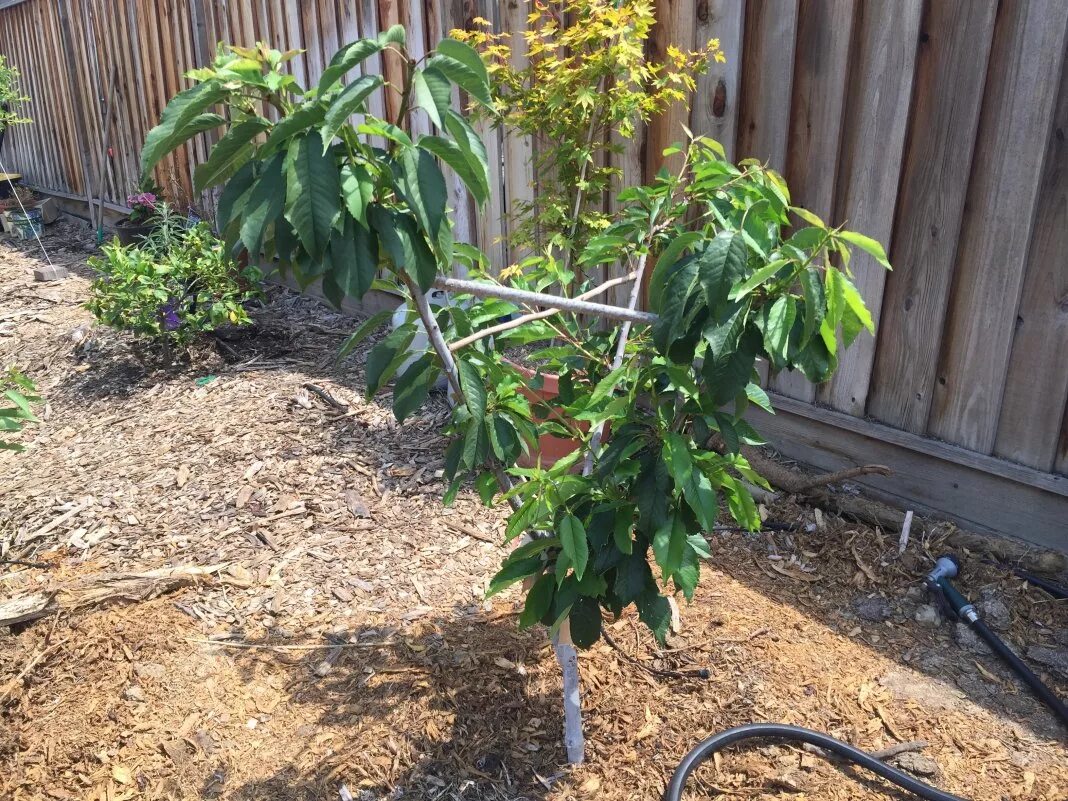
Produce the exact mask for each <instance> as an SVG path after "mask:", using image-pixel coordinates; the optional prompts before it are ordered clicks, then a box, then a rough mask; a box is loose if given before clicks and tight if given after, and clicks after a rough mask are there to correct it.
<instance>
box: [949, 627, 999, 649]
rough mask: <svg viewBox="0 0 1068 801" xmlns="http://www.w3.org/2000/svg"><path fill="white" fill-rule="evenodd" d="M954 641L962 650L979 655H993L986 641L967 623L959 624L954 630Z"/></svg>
mask: <svg viewBox="0 0 1068 801" xmlns="http://www.w3.org/2000/svg"><path fill="white" fill-rule="evenodd" d="M953 639H954V640H955V641H956V643H957V645H959V646H960V647H961V648H965V649H967V650H969V651H974V652H975V653H977V654H991V653H993V651H992V650H991V649H990V646H989V645H987V644H986V641H985V640H984V639H983V638H982V637H980V636H979V635H978V634H976V633H975V632H974V631H972V627H971V626H969V625H968V624H967V623H957V625H956V626H955V627H954V629H953Z"/></svg>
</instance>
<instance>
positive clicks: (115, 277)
mask: <svg viewBox="0 0 1068 801" xmlns="http://www.w3.org/2000/svg"><path fill="white" fill-rule="evenodd" d="M89 265H90V266H91V267H92V268H93V269H94V270H96V271H97V272H98V273H99V277H98V278H97V279H96V280H95V281H93V284H92V286H91V288H90V298H89V302H88V303H87V304H86V307H87V308H88V309H89V311H90V312H92V313H93V316H94V317H96V319H97V320H99V321H100V322H102V323H104V324H105V325H109V326H111V327H112V328H118V329H120V330H124V331H132V332H133V333H134V334H137V335H138V336H141V337H146V338H148V339H151V340H153V341H157V342H160V343H161V344H163V345H165V346H168V347H170V346H175V345H186V344H189V343H190V342H191V341H192V340H194V339H196V338H197V337H198V336H200V335H201V334H204V333H207V332H210V331H214V330H215V329H216V328H219V327H220V326H223V325H247V324H248V323H249V322H250V320H249V316H248V312H247V311H246V310H245V307H244V305H243V304H244V303H245V302H246V301H248V300H251V299H253V298H255V297H258V296H259V295H260V290H259V281H260V279H261V275H260V272H259V270H257V269H256V268H255V267H245V268H243V269H242V268H240V267H238V265H237V264H236V263H235V262H234V261H233V260H232V259H231V258H230V257H229V256H228V255H227V254H226V253H225V252H224V250H223V245H222V242H220V241H219V239H218V238H217V237H216V236H215V235H214V234H213V233H212V232H211V229H210V228H209V227H208V225H207V224H206V223H199V224H197V225H195V226H193V227H191V228H187V227H186V226H185V224H184V221H183V222H181V223H179V222H178V221H176V218H175V215H173V214H171V213H170V212H169V211H168V210H167V209H164V211H163V214H162V216H161V223H160V227H159V229H158V230H156V231H155V232H153V234H151V235H150V236H149V237H147V238H146V239H145V240H144V241H143V242H141V243H140V244H138V245H136V246H133V247H124V246H122V245H120V244H119V243H118V241H117V240H116V241H114V242H112V243H111V244H109V245H105V246H104V255H103V257H100V258H93V259H90V260H89Z"/></svg>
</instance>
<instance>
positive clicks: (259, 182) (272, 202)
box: [241, 153, 286, 262]
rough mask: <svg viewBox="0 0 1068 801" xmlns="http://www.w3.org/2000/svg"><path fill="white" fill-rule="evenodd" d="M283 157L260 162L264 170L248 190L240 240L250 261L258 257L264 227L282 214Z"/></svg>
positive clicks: (283, 194) (283, 195)
mask: <svg viewBox="0 0 1068 801" xmlns="http://www.w3.org/2000/svg"><path fill="white" fill-rule="evenodd" d="M284 160H285V159H284V157H283V155H282V154H281V153H276V154H275V155H273V156H272V157H271V158H270V159H269V160H268V161H267V163H266V164H264V165H263V170H262V171H261V173H260V175H259V177H258V178H257V179H256V182H255V183H254V184H253V185H252V188H251V189H250V190H249V193H248V199H247V201H246V202H245V207H244V210H243V211H242V220H241V241H242V242H243V243H244V245H245V247H246V248H247V249H248V253H249V257H250V258H251V259H252V260H253V262H256V261H258V260H259V257H260V252H261V250H262V246H263V236H264V233H265V231H266V230H267V226H269V225H271V224H272V223H273V222H274V221H275V219H276V218H277V217H278V215H280V214H281V213H282V207H283V206H284V204H285V199H286V181H285V176H284V174H283V172H282V168H283V166H284V164H283V162H284Z"/></svg>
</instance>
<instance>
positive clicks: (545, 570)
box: [368, 139, 889, 647]
mask: <svg viewBox="0 0 1068 801" xmlns="http://www.w3.org/2000/svg"><path fill="white" fill-rule="evenodd" d="M620 203H621V205H622V210H621V211H620V213H619V214H618V215H617V216H616V218H615V219H614V221H613V222H612V223H611V225H610V226H609V227H607V228H606V229H605V230H604V231H603V232H602V233H601V234H599V235H597V236H595V237H593V238H592V239H591V240H590V242H589V243H588V244H587V246H586V247H585V248H584V250H583V251H582V253H581V254H580V257H579V266H580V267H584V268H586V269H591V270H592V268H596V267H599V266H602V265H606V264H617V263H622V264H624V265H627V266H628V268H629V269H630V270H635V271H636V270H637V268H638V267H639V266H640V265H642V264H644V263H645V262H646V261H647V260H649V259H655V260H656V261H655V269H654V270H653V274H652V278H651V286H650V292H651V296H652V297H651V307H652V310H653V311H655V312H657V313H658V315H659V320H658V322H656V323H655V324H654V325H651V326H641V327H637V328H635V329H634V330H633V332H632V334H631V337H630V339H629V341H628V342H627V344H626V346H625V349H624V350H623V351H622V357H621V358H620V359H619V360H618V366H616V365H617V359H616V353H617V348H618V343H619V338H618V329H616V328H613V329H612V330H608V331H604V330H601V331H598V330H591V327H590V324H589V321H588V320H583V319H581V318H580V317H578V316H576V315H568V314H562V315H558V316H556V317H554V318H551V319H544V320H532V321H530V322H528V323H526V324H524V325H521V326H519V327H517V328H514V329H512V330H509V331H504V332H501V333H498V334H496V335H495V336H494V338H493V339H490V338H483V339H480V340H478V341H477V342H474V343H472V344H471V345H469V346H467V347H465V348H461V350H460V353H458V354H457V355H458V357H459V359H460V365H459V366H460V373H461V378H462V382H463V389H464V393H465V395H466V397H467V405H466V407H462V408H460V409H458V410H457V412H456V414H455V415H454V418H453V423H452V429H451V430H452V434H453V438H454V439H453V443H452V444H451V446H450V447H449V450H448V453H447V455H446V459H445V474H446V477H447V478H448V479H449V480H450V481H452V482H453V484H452V490H451V491H450V492H455V489H456V488H457V487H458V486H459V482H460V481H461V479H463V478H464V477H465V476H471V477H473V478H474V479H475V483H476V486H477V487H478V489H479V491H480V492H481V494H482V496H483V500H484V501H485V502H487V503H493V502H494V501H495V499H497V498H499V497H501V496H500V495H499V494H498V485H497V481H496V477H495V475H494V472H495V470H496V469H497V468H499V467H504V468H506V469H507V470H508V472H509V473H510V474H511V476H513V477H514V480H515V485H514V488H513V489H511V490H509V491H508V492H506V493H504V497H506V498H509V499H511V500H512V501H515V502H518V504H517V505H518V508H517V509H516V510H515V511H513V513H512V514H511V516H510V518H509V521H508V526H507V538H508V540H514V539H516V538H519V537H521V536H524V535H526V536H527V541H525V542H524V543H523V544H521V545H519V547H517V548H516V549H515V550H514V551H513V552H512V553H511V555H510V556H509V557H508V558H507V559H506V560H505V563H504V566H503V568H502V570H501V571H500V572H499V573H498V574H497V576H496V577H495V578H494V579H493V581H492V583H491V585H490V593H491V594H492V593H495V592H499V591H500V590H502V589H504V588H506V587H508V586H510V585H512V584H514V583H517V582H519V581H528V582H530V583H531V589H530V590H529V592H528V594H527V600H526V605H525V608H524V611H523V614H522V616H521V618H520V622H521V624H522V625H533V624H534V623H537V622H541V623H544V624H546V625H549V626H551V627H554V628H555V627H558V626H560V625H561V624H562V623H563V622H564V621H568V622H569V625H570V632H571V636H572V638H573V640H574V642H575V644H576V645H579V646H582V647H588V646H589V645H591V644H592V643H593V642H595V641H596V640H597V639H598V637H599V635H600V631H601V619H602V616H601V612H602V610H604V611H606V612H608V613H610V614H612V615H619V614H621V613H622V611H623V609H624V608H626V607H628V606H630V605H634V606H635V607H636V608H637V610H638V614H639V616H640V618H641V620H643V621H644V622H645V623H646V624H648V626H649V627H650V628H651V629H652V631H653V633H654V634H655V635H656V637H657V638H658V639H660V640H661V641H662V640H663V638H664V637H665V635H666V633H667V628H668V624H669V621H670V608H669V605H668V601H667V598H666V597H665V596H666V594H670V593H678V592H681V593H682V594H683V595H684V596H685V597H686V598H688V599H689V598H692V597H693V594H694V591H695V589H696V587H697V584H698V581H699V578H700V565H701V561H702V559H705V558H707V557H708V556H709V555H710V554H709V550H708V545H707V542H706V540H705V533H706V532H710V531H711V530H712V528H713V526H714V525H715V524H716V521H717V518H718V516H719V515H720V514H721V512H726V513H727V514H729V515H730V516H731V517H732V518H733V519H734V520H736V521H738V523H740V524H741V525H742V526H744V527H745V528H747V529H750V530H757V529H759V527H760V525H761V521H760V516H759V514H758V512H757V505H756V503H754V501H753V497H752V495H751V493H750V491H749V489H748V487H747V484H749V485H753V484H755V485H759V486H767V485H766V482H765V481H764V479H763V478H761V477H760V476H759V475H758V474H757V473H756V472H755V471H754V470H753V469H752V468H751V466H750V465H749V463H748V462H747V460H746V459H745V457H744V456H743V455H742V452H741V448H742V446H743V445H746V444H750V445H753V444H760V443H762V442H763V440H762V438H761V437H760V434H759V433H758V432H757V431H755V430H754V429H753V427H752V426H751V425H750V424H749V422H748V420H747V418H746V411H747V409H748V408H749V407H750V406H756V407H760V408H762V409H764V410H766V411H768V412H772V413H773V410H772V407H771V403H770V401H769V399H768V396H767V394H766V393H765V392H764V390H763V389H761V387H760V383H759V377H758V372H757V363H758V360H764V361H765V362H767V364H768V365H770V367H771V369H773V370H783V369H790V370H798V371H800V372H801V373H802V374H803V375H804V376H805V377H806V378H808V379H809V380H811V381H813V382H822V381H826V380H827V379H828V378H829V377H830V376H831V374H832V373H833V372H834V370H835V368H836V366H837V362H838V353H839V352H840V350H841V348H842V347H843V346H848V345H850V344H851V343H852V342H853V340H854V339H855V338H856V337H857V336H858V334H859V333H860V332H861V331H862V330H864V329H867V330H869V331H871V330H873V325H872V319H871V315H870V314H869V313H868V311H867V309H866V308H865V306H864V302H863V300H862V299H861V296H860V294H859V292H858V291H857V288H856V287H855V285H854V284H853V282H852V280H851V277H850V275H851V274H850V272H849V268H848V265H849V257H850V251H851V248H853V247H858V248H860V249H862V250H864V251H866V252H868V253H870V254H871V255H872V256H873V257H875V258H876V260H878V261H879V262H881V263H883V264H884V265H885V266H889V265H888V264H887V263H886V256H885V253H884V252H883V248H882V247H881V246H880V245H879V244H878V243H876V242H875V241H874V240H871V239H869V238H867V237H865V236H862V235H860V234H857V233H854V232H850V231H844V230H841V229H838V228H833V227H830V226H828V225H826V224H825V223H824V222H823V221H822V220H820V219H819V218H818V217H816V216H815V215H813V214H811V213H810V212H808V211H806V210H804V209H801V208H798V207H795V206H792V205H791V203H790V196H789V192H788V190H787V187H786V185H785V183H784V182H783V180H782V178H781V177H780V176H779V175H778V174H776V173H775V172H773V171H771V170H769V169H767V168H765V167H763V166H762V165H760V164H759V163H757V162H755V161H748V162H743V163H742V164H741V165H739V166H735V165H733V164H730V163H729V162H727V161H726V160H725V159H724V158H723V151H722V148H721V147H720V146H719V144H718V143H716V142H714V141H711V140H707V139H696V140H694V141H693V142H691V143H690V144H689V146H688V147H687V148H686V149H685V165H684V166H683V169H682V171H681V172H680V173H679V174H678V175H669V174H667V173H666V172H662V173H661V174H660V176H659V177H658V178H657V180H656V181H654V182H653V183H652V184H651V185H649V186H641V187H632V188H630V189H627V190H626V191H624V192H623V193H622V195H621V196H620ZM525 267H526V269H524V271H523V277H524V278H525V279H526V280H527V281H533V282H535V288H536V284H537V283H538V282H541V281H556V282H559V281H566V280H567V279H568V278H569V276H568V275H567V274H561V273H560V270H561V267H560V265H559V263H558V262H556V261H555V260H554V259H553V257H552V256H543V257H535V258H532V259H531V260H529V262H528V263H527V265H526V266H525ZM515 311H517V309H516V308H515V307H514V306H510V305H509V304H507V303H504V302H503V301H500V300H490V301H472V303H471V304H470V305H464V304H461V305H457V306H452V307H450V308H448V309H443V310H442V311H441V313H440V315H439V321H440V322H442V323H443V325H444V326H445V327H446V330H447V334H448V336H449V337H450V339H452V340H453V341H454V342H455V341H457V340H458V339H460V338H470V335H471V333H472V331H475V332H477V331H478V330H479V329H484V328H487V327H489V326H492V325H494V324H495V323H497V321H499V320H500V319H501V317H502V316H503V315H506V314H508V313H509V312H515ZM536 342H541V343H543V345H544V347H543V348H542V349H541V350H538V351H535V352H533V353H531V354H530V358H531V359H533V360H535V361H537V362H538V363H539V364H540V365H541V370H542V371H543V372H545V373H555V374H557V375H558V376H559V387H560V391H559V395H558V396H556V397H555V398H552V399H551V400H550V401H548V402H538V401H532V400H531V395H530V394H529V393H528V392H526V391H525V383H526V381H525V379H524V377H523V376H522V374H521V373H520V372H519V371H518V370H517V369H516V367H515V365H513V364H512V363H511V362H510V361H509V360H508V359H507V358H506V357H505V355H504V353H503V352H504V351H507V350H508V349H509V348H515V347H516V346H523V347H529V346H530V345H532V343H536ZM389 348H390V340H389V338H387V339H386V340H385V341H383V343H381V344H380V345H378V346H377V347H376V350H374V351H372V354H371V359H369V361H368V364H369V365H370V364H371V363H372V362H375V363H382V362H388V361H389V358H388V357H389V353H388V351H389ZM378 351H385V353H378ZM417 369H418V366H413V367H411V368H409V370H408V373H405V374H404V375H402V376H401V377H400V378H399V379H398V381H397V387H398V388H399V387H401V386H404V385H407V384H409V383H410V382H409V380H408V374H409V373H411V372H412V371H414V370H417ZM395 392H396V391H395ZM601 426H605V428H606V430H607V431H608V432H609V434H608V436H607V438H606V439H604V440H603V442H602V443H601V444H597V443H595V442H594V441H593V436H594V432H595V431H596V430H597V429H598V428H600V427H601ZM546 433H548V434H554V435H557V436H561V437H565V438H568V439H571V440H574V441H576V442H579V443H581V446H582V447H581V448H580V449H579V450H578V451H576V452H575V453H574V454H573V455H572V456H570V457H568V458H565V459H563V460H561V461H559V462H557V463H556V464H555V465H553V466H551V467H543V466H539V467H534V468H518V467H515V463H516V461H517V459H518V458H519V457H520V455H521V454H523V453H524V452H525V451H526V450H528V449H529V447H530V444H532V443H533V442H535V441H536V436H537V435H540V434H546ZM587 451H592V454H593V455H592V459H591V461H590V462H589V464H588V469H586V470H583V471H582V472H581V474H579V473H578V472H577V470H578V468H580V467H582V466H583V464H582V462H581V461H580V459H582V454H584V453H585V452H587ZM530 532H545V533H544V534H543V535H534V536H530Z"/></svg>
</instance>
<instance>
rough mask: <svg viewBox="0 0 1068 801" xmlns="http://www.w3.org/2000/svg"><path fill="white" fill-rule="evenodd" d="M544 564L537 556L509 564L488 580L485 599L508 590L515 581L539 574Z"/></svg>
mask: <svg viewBox="0 0 1068 801" xmlns="http://www.w3.org/2000/svg"><path fill="white" fill-rule="evenodd" d="M544 564H545V563H544V562H543V561H542V560H541V558H540V557H537V556H533V557H531V558H530V559H521V560H519V561H518V562H510V563H509V564H507V565H505V566H504V567H503V568H501V570H500V572H498V573H497V575H496V576H494V577H493V578H492V579H491V580H490V585H489V588H488V589H487V590H486V597H487V598H491V597H493V596H494V595H496V594H497V593H499V592H500V591H501V590H505V589H508V587H511V586H512V585H513V584H515V583H516V582H517V581H522V580H523V579H525V578H526V577H527V576H533V575H536V574H538V573H540V572H541V571H542V567H543V566H544Z"/></svg>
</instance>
